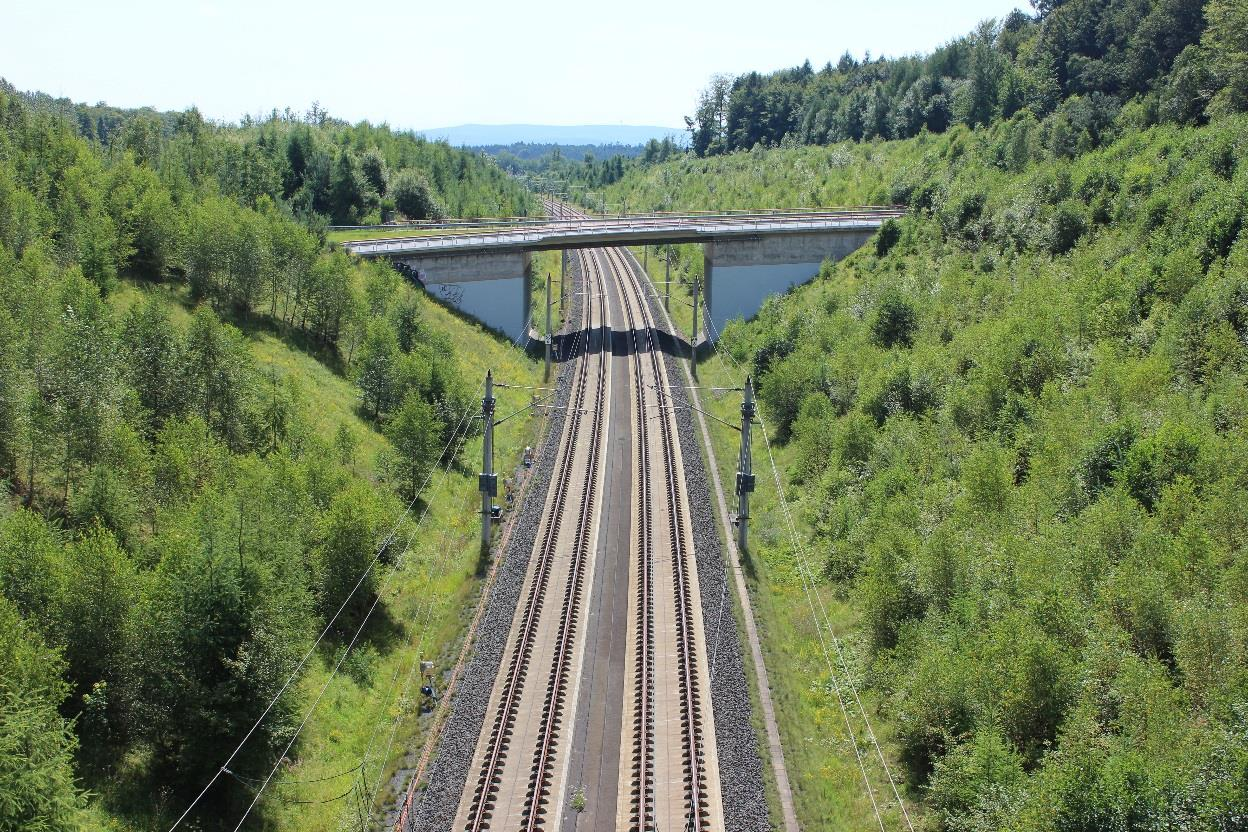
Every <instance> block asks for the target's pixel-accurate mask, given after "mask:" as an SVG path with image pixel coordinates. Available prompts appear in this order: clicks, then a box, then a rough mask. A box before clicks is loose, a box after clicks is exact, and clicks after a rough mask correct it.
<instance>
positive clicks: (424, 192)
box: [390, 168, 446, 220]
mask: <svg viewBox="0 0 1248 832" xmlns="http://www.w3.org/2000/svg"><path fill="white" fill-rule="evenodd" d="M390 195H391V196H392V197H394V205H395V207H396V208H398V209H399V212H400V213H401V214H403V216H405V217H407V218H408V219H411V220H439V219H442V218H443V217H444V216H446V211H445V209H443V207H442V206H441V204H439V203H438V200H437V199H436V198H435V197H434V195H433V191H432V189H431V188H430V187H429V180H428V179H426V178H425V177H424V176H423V175H422V174H421V173H420V172H418V171H416V170H413V169H412V168H403V169H402V170H400V171H399V172H398V173H397V174H395V176H394V177H393V178H392V179H391V181H390Z"/></svg>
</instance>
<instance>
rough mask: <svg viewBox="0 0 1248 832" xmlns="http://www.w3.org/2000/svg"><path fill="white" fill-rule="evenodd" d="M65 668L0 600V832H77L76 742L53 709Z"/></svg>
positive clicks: (61, 692)
mask: <svg viewBox="0 0 1248 832" xmlns="http://www.w3.org/2000/svg"><path fill="white" fill-rule="evenodd" d="M63 668H64V662H63V661H62V660H61V657H60V656H59V655H58V654H57V653H56V651H54V650H50V649H49V648H48V647H46V646H45V645H44V643H43V640H42V639H41V638H40V637H39V634H38V633H36V632H32V631H31V630H30V629H29V628H28V627H27V626H26V625H25V624H24V623H23V622H22V619H21V617H20V616H19V615H18V613H17V610H16V609H15V608H14V607H13V605H12V604H11V603H10V602H9V601H7V600H6V599H4V598H0V829H12V830H19V829H20V830H30V832H77V830H79V829H82V828H83V823H82V822H83V817H82V809H83V807H84V804H85V799H84V796H83V794H82V793H81V792H80V791H79V789H78V786H77V785H76V784H75V782H74V772H73V760H74V752H75V750H76V749H77V741H76V740H75V738H74V734H73V731H72V730H71V729H70V725H69V723H68V722H67V721H66V720H65V719H64V718H63V717H62V716H61V715H60V713H59V712H58V710H57V709H58V707H59V706H60V704H61V702H62V701H63V700H64V698H65V695H66V692H67V691H66V685H65V683H64V682H63V681H61V678H60V677H61V672H62V670H63Z"/></svg>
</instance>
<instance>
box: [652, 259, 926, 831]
mask: <svg viewBox="0 0 1248 832" xmlns="http://www.w3.org/2000/svg"><path fill="white" fill-rule="evenodd" d="M634 254H636V255H637V256H638V262H641V261H642V257H641V252H640V251H639V250H636V251H634ZM648 259H649V263H648V268H647V272H648V274H649V275H650V277H651V279H652V280H653V281H654V282H655V286H654V288H655V290H656V292H657V293H658V294H659V296H660V297H661V296H662V295H663V286H662V284H661V281H662V280H663V273H664V272H663V263H662V261H659V260H658V259H657V258H656V257H654V256H653V252H652V253H651V256H650V257H649V258H648ZM672 290H673V293H672V301H671V310H672V319H673V323H674V324H675V325H676V327H677V328H678V329H679V330H680V331H681V332H682V333H683V334H684V335H685V337H686V338H687V337H688V336H689V334H690V331H691V322H692V315H693V311H692V308H691V307H690V306H687V305H686V303H685V302H688V301H689V299H690V292H689V287H688V285H685V284H673V285H672ZM678 300H679V301H684V302H681V303H678V302H677V301H678ZM745 372H746V370H745V368H737V367H735V366H734V365H733V364H732V363H731V361H730V360H729V359H728V357H727V356H726V355H725V356H723V357H720V356H719V355H717V354H715V353H714V351H712V352H711V353H710V355H709V357H707V356H706V355H705V354H704V356H703V360H702V361H701V362H700V363H699V367H698V384H699V386H701V387H702V388H703V389H702V390H701V391H699V392H700V395H701V399H702V406H703V408H704V409H705V410H706V411H707V412H708V413H710V414H712V415H714V416H715V417H717V418H719V419H722V420H724V421H726V422H729V423H732V424H736V423H739V422H740V419H741V413H740V406H741V394H740V393H738V392H719V393H714V392H712V391H710V390H709V389H706V388H711V387H721V388H725V387H731V388H739V387H740V386H741V385H742V384H743V383H744V381H745ZM707 427H708V430H709V431H710V434H711V442H712V445H713V447H714V449H715V458H716V461H717V462H718V464H719V476H720V481H721V482H722V483H723V484H724V487H725V488H726V489H730V488H731V483H732V482H734V481H735V476H736V460H737V453H738V449H739V446H740V434H739V433H738V432H736V431H734V430H732V429H731V428H728V427H727V426H725V425H723V424H721V423H718V422H716V421H714V420H712V419H708V420H707ZM754 440H755V441H754V443H753V448H752V450H753V455H754V471H755V474H756V475H757V481H758V486H757V491H755V493H754V495H753V498H752V501H751V504H750V507H751V511H750V514H751V524H750V547H749V551H748V552H747V553H745V554H744V555H743V561H742V568H743V569H744V570H745V573H746V580H747V585H748V587H749V592H750V599H751V601H752V603H753V605H754V614H755V618H756V622H757V624H758V629H759V637H760V639H761V640H762V646H763V658H764V661H765V662H766V665H767V672H768V674H769V679H770V682H771V695H772V700H773V704H774V706H775V712H776V719H777V724H778V728H779V730H780V737H781V742H782V744H783V746H784V755H785V764H786V767H787V769H788V774H789V780H790V784H791V786H792V789H793V799H794V803H795V809H796V811H797V816H798V820H799V822H800V823H801V825H802V828H803V829H807V830H841V829H869V828H872V827H873V826H877V825H878V824H877V823H876V820H875V814H874V811H873V809H872V806H871V802H870V798H869V797H868V794H867V791H866V788H865V787H864V785H863V775H862V772H861V770H860V769H859V767H858V763H857V758H856V756H855V754H854V741H853V740H852V739H851V737H850V733H849V731H848V729H847V728H846V724H845V719H844V717H843V716H842V714H841V710H840V705H839V704H838V700H837V697H836V696H835V694H834V693H833V691H832V690H831V677H830V676H829V673H828V663H827V660H826V658H825V655H824V650H823V647H822V644H821V642H820V639H819V636H818V632H817V631H816V628H815V618H814V615H813V614H812V612H811V603H812V600H814V599H813V598H811V597H808V596H807V594H806V592H805V591H804V590H803V587H802V583H801V580H800V577H799V572H798V560H797V556H796V555H795V554H794V551H793V547H792V544H791V539H790V536H789V533H788V526H787V524H786V522H785V520H784V516H783V513H782V511H781V509H780V502H779V493H778V491H777V490H776V486H775V480H774V478H773V476H772V473H771V467H770V463H769V461H768V456H767V450H766V446H765V444H764V442H763V440H762V437H761V429H759V428H756V429H755V436H754ZM774 450H775V452H776V465H777V466H778V467H779V470H780V471H781V472H783V471H785V470H787V467H788V465H789V463H790V461H791V456H792V448H791V447H776V448H774ZM725 497H726V498H727V499H728V505H729V510H730V511H733V510H734V506H735V497H734V496H733V495H732V494H731V493H728V494H726V495H725ZM789 502H790V507H792V505H793V502H794V500H793V496H792V495H789ZM795 519H796V520H797V522H798V523H801V522H802V519H801V517H800V515H795ZM805 531H806V530H805V529H804V528H799V534H805ZM804 545H805V544H804ZM806 558H807V560H808V561H809V562H811V564H812V566H811V568H812V569H814V570H815V571H816V572H817V571H818V570H819V568H820V567H819V564H818V563H817V560H818V557H817V555H816V554H815V553H813V552H810V551H807V552H806ZM817 591H818V592H819V593H820V595H819V597H820V598H821V599H822V601H823V603H824V604H826V606H827V610H828V614H829V618H830V620H831V623H832V626H833V628H834V630H835V632H836V633H837V635H838V636H839V637H842V638H843V637H844V636H846V635H847V634H850V633H853V632H854V631H855V628H856V626H857V623H858V616H857V614H856V613H855V611H854V610H853V608H851V607H850V606H849V605H847V604H846V603H844V601H843V600H841V599H838V598H836V597H835V596H834V594H833V592H832V588H831V587H830V586H827V585H821V586H820V587H819V589H818V590H817ZM815 604H816V606H817V605H818V601H815ZM844 646H846V648H847V649H848V648H850V647H852V644H847V645H844ZM828 649H829V651H832V645H831V644H829V645H828ZM747 653H748V651H747ZM831 655H832V658H833V661H834V662H835V661H836V654H835V653H834V652H832V653H831ZM747 661H748V654H747ZM850 665H851V669H854V670H855V673H857V669H856V668H855V664H854V662H853V660H852V659H851V661H850ZM834 666H835V665H834ZM837 669H838V671H839V667H837ZM842 675H843V674H841V673H839V672H838V678H839V677H841V676H842ZM856 681H857V683H858V686H859V691H860V693H864V692H863V690H862V688H863V685H862V682H861V680H856ZM751 682H752V676H751ZM842 684H843V682H842ZM845 693H846V696H847V698H848V697H849V694H848V691H846V692H845ZM751 700H752V701H753V702H754V703H755V705H757V694H756V692H752V693H751ZM863 704H864V706H865V707H866V711H867V714H868V716H869V718H870V719H871V725H872V727H873V728H874V729H875V732H876V735H877V737H878V738H879V739H880V741H881V743H882V744H883V746H884V748H885V753H886V756H887V757H888V759H889V765H890V766H891V767H893V773H894V777H898V778H899V775H900V772H899V769H898V767H897V766H896V764H895V763H894V762H893V760H894V756H893V754H892V753H891V752H890V744H889V735H890V729H889V726H888V724H887V721H886V720H885V719H884V718H883V717H882V716H878V715H877V714H876V711H875V708H874V704H875V703H874V700H873V699H872V698H871V697H870V696H867V695H866V694H865V693H864V695H863ZM846 707H847V708H849V709H850V716H851V719H850V724H851V725H852V726H853V731H854V734H855V735H856V737H857V742H858V745H859V747H860V750H861V752H862V754H863V760H864V763H865V764H866V769H867V778H868V780H869V782H870V783H871V788H872V789H873V791H874V792H875V795H876V800H877V801H879V802H880V804H881V807H882V814H883V816H884V820H885V824H886V825H887V826H888V828H894V829H896V828H902V824H903V820H902V817H901V813H900V811H899V810H898V809H897V807H896V801H895V799H894V798H893V795H892V791H891V789H890V787H889V785H888V779H887V777H886V776H885V773H884V771H883V768H882V767H881V765H880V763H879V760H878V758H876V757H875V755H874V749H873V748H872V747H871V746H870V744H869V741H868V739H867V737H866V733H865V726H864V725H863V722H862V720H861V718H860V717H858V716H857V713H856V705H855V703H854V702H853V700H852V699H848V701H847V702H846ZM755 722H756V728H757V729H758V730H759V732H760V733H759V744H760V753H763V754H764V758H763V764H764V768H765V769H766V770H767V777H768V779H769V780H770V779H771V771H770V760H769V759H768V758H767V757H766V744H765V737H764V735H763V734H762V733H761V731H762V726H761V719H756V720H755ZM768 785H769V792H770V793H771V797H772V799H773V801H774V791H773V789H774V784H773V783H770V782H769V784H768ZM902 794H903V796H904V795H905V792H904V791H903V792H902ZM907 808H908V809H909V811H910V814H911V816H912V817H914V816H915V807H914V806H913V804H907ZM770 811H771V817H772V820H773V823H775V824H779V823H780V817H781V815H780V810H779V806H778V805H776V804H775V803H774V802H773V803H772V805H771V807H770Z"/></svg>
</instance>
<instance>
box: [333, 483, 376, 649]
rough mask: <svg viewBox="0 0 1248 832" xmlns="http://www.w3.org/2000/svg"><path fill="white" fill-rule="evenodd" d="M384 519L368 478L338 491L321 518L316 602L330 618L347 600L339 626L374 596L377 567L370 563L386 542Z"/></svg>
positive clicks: (358, 613) (354, 616) (346, 627)
mask: <svg viewBox="0 0 1248 832" xmlns="http://www.w3.org/2000/svg"><path fill="white" fill-rule="evenodd" d="M384 522H385V511H384V509H383V507H382V504H381V502H380V501H379V500H378V499H377V495H376V494H375V493H374V492H373V491H372V489H370V488H368V487H366V486H364V485H363V484H354V485H351V486H350V487H348V488H347V489H346V490H345V491H343V492H341V493H339V494H337V495H335V497H334V498H333V500H332V501H331V502H330V504H329V507H328V508H327V509H326V510H325V513H324V514H323V515H322V516H321V518H320V520H319V521H318V522H317V532H316V536H317V540H318V543H317V547H316V573H317V605H318V609H319V610H320V612H321V615H322V616H323V617H324V618H326V619H328V618H329V617H331V616H332V615H333V614H334V613H335V612H337V610H338V608H339V607H341V606H342V605H343V604H344V603H345V604H346V609H345V610H344V613H345V615H346V618H345V619H344V623H343V624H341V625H340V627H339V629H343V630H349V629H350V626H349V623H350V622H357V621H359V619H360V616H362V615H363V614H364V612H365V611H366V610H367V609H368V607H369V605H370V604H371V603H372V601H373V596H374V594H375V591H376V587H377V570H378V567H377V566H373V567H372V568H371V569H370V564H372V563H373V559H374V558H375V557H376V556H377V553H378V546H379V545H380V544H381V543H382V540H381V535H382V531H383V529H382V526H383V523H384ZM357 584H358V588H357ZM348 598H349V599H350V600H349V601H348Z"/></svg>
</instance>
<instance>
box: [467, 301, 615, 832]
mask: <svg viewBox="0 0 1248 832" xmlns="http://www.w3.org/2000/svg"><path fill="white" fill-rule="evenodd" d="M598 312H599V320H600V323H599V327H600V328H603V327H605V324H606V304H605V302H603V301H601V300H600V302H599V305H598ZM593 319H594V313H593V305H592V304H586V306H585V324H584V325H585V329H586V332H587V333H588V332H589V331H590V330H592V329H593ZM599 347H600V350H601V344H600V345H599ZM589 364H590V361H589V337H588V336H587V337H586V339H585V352H583V353H582V356H581V362H580V367H579V368H578V372H577V378H576V384H575V390H574V400H575V406H574V407H573V408H572V411H571V420H570V421H569V423H568V427H567V432H566V436H567V439H566V441H565V442H564V445H563V448H562V450H561V453H560V459H559V464H558V466H557V467H556V481H555V482H554V483H552V487H553V488H554V489H555V504H554V506H553V509H554V510H553V511H551V512H550V513H548V514H547V516H546V518H545V522H544V526H543V529H542V536H541V547H540V549H539V553H538V562H537V567H536V572H535V575H534V579H533V581H532V584H531V586H530V589H529V594H528V597H527V598H526V600H525V605H524V609H523V612H522V618H521V625H520V629H519V634H518V636H517V638H516V641H515V645H514V647H513V650H512V654H511V658H510V662H509V665H508V669H507V671H506V682H505V685H504V688H503V692H502V696H501V697H500V700H499V704H498V708H497V711H496V713H495V718H494V723H493V725H492V727H491V732H490V736H489V739H488V741H487V745H486V752H485V761H484V764H483V766H482V769H481V773H480V775H479V776H478V778H477V785H476V789H475V791H474V794H473V801H472V806H471V808H470V809H469V814H468V824H467V826H466V827H465V828H466V829H467V830H470V832H482V831H483V830H486V829H488V828H489V826H490V819H491V817H492V810H493V808H494V805H495V803H496V800H497V795H498V790H499V782H500V780H501V778H500V772H501V770H502V767H503V762H504V759H505V757H506V752H507V750H508V746H509V741H510V737H511V731H512V728H513V727H514V725H515V721H516V717H517V713H518V710H519V705H520V695H521V693H522V692H523V690H524V683H525V681H526V678H527V675H528V671H529V661H530V658H531V655H532V652H533V648H534V643H535V641H536V637H537V624H538V620H539V618H540V615H541V611H542V607H543V605H544V604H545V601H546V590H547V588H548V586H549V583H550V577H551V569H552V565H553V561H554V550H555V543H556V541H557V539H558V531H559V529H560V527H561V526H562V517H563V513H564V509H565V507H566V501H567V493H568V486H569V484H570V482H571V478H572V473H573V464H572V463H573V460H574V458H575V452H576V448H577V443H578V441H579V439H580V436H581V422H582V418H581V417H582V415H583V414H584V413H585V412H586V411H585V408H584V404H585V398H586V390H587V388H588V386H589ZM604 367H605V361H600V362H599V368H598V374H597V386H598V390H597V394H596V399H597V401H598V402H599V403H601V399H602V397H603V395H604V389H605V376H604ZM592 413H593V420H592V430H591V436H592V441H593V446H592V447H591V457H590V463H589V466H588V475H587V477H586V482H585V486H584V488H583V489H582V490H583V491H584V490H587V489H588V490H592V489H593V487H594V483H596V479H597V478H596V476H595V471H596V465H597V459H596V457H597V453H596V449H597V445H598V442H597V437H598V436H599V434H600V431H601V426H602V419H603V417H602V408H601V407H600V406H596V407H595V408H594V409H593V411H592ZM584 496H585V495H583V497H584ZM579 548H581V547H580V546H578V549H579ZM565 607H566V602H565Z"/></svg>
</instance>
